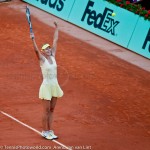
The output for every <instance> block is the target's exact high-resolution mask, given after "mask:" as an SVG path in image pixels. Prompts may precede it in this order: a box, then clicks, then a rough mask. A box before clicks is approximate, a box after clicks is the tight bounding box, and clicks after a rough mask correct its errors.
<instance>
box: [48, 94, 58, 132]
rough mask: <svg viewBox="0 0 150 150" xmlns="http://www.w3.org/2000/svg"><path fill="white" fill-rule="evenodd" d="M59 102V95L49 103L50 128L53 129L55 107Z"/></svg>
mask: <svg viewBox="0 0 150 150" xmlns="http://www.w3.org/2000/svg"><path fill="white" fill-rule="evenodd" d="M56 103H57V97H52V99H51V101H50V103H49V108H50V109H49V110H50V111H49V122H48V129H49V130H51V128H52V121H53V116H54V109H55V106H56Z"/></svg>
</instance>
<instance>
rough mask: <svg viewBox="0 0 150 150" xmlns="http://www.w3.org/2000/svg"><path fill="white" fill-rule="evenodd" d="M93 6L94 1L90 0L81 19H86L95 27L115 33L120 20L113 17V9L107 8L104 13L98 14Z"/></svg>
mask: <svg viewBox="0 0 150 150" xmlns="http://www.w3.org/2000/svg"><path fill="white" fill-rule="evenodd" d="M93 6H94V2H93V1H91V0H90V1H89V2H88V4H87V6H86V9H85V11H84V14H83V16H82V19H81V21H85V19H86V21H87V24H88V25H93V26H94V28H98V29H100V30H103V31H105V32H107V33H111V34H112V35H115V28H116V26H117V25H118V24H119V21H115V20H114V19H113V18H112V13H113V10H111V9H109V8H105V9H104V12H103V14H101V13H99V14H97V12H96V11H95V10H92V7H93Z"/></svg>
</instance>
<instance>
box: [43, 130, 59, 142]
mask: <svg viewBox="0 0 150 150" xmlns="http://www.w3.org/2000/svg"><path fill="white" fill-rule="evenodd" d="M41 135H42V137H44V138H46V139H47V140H53V139H58V136H56V135H55V134H54V131H53V130H49V131H42V133H41Z"/></svg>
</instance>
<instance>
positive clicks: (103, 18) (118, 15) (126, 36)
mask: <svg viewBox="0 0 150 150" xmlns="http://www.w3.org/2000/svg"><path fill="white" fill-rule="evenodd" d="M137 20H138V15H135V14H133V13H131V12H129V11H127V10H125V9H122V8H120V7H117V6H115V5H113V4H111V3H108V2H106V1H104V0H76V1H75V3H74V7H73V9H72V11H71V14H70V16H69V19H68V21H70V22H71V23H73V24H76V25H78V26H80V27H82V28H84V29H86V30H88V31H91V32H93V33H95V34H97V35H99V36H102V37H104V38H106V39H108V40H110V41H113V42H115V43H117V44H119V45H121V46H124V47H127V45H128V43H129V41H130V37H131V35H132V33H133V30H134V28H135V26H136V23H137Z"/></svg>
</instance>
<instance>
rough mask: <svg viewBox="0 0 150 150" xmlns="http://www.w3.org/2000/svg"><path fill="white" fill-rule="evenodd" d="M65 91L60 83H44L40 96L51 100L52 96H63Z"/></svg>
mask: <svg viewBox="0 0 150 150" xmlns="http://www.w3.org/2000/svg"><path fill="white" fill-rule="evenodd" d="M62 96H63V91H62V89H61V88H60V86H59V84H58V83H55V84H50V83H46V84H45V83H42V84H41V86H40V90H39V98H40V99H43V100H51V99H52V97H57V98H59V97H62Z"/></svg>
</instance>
